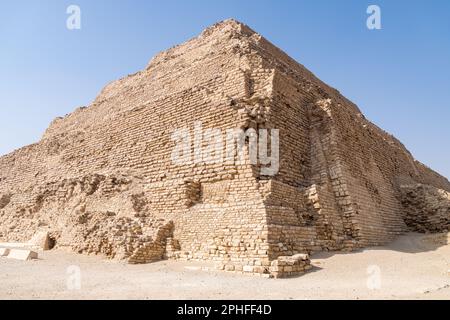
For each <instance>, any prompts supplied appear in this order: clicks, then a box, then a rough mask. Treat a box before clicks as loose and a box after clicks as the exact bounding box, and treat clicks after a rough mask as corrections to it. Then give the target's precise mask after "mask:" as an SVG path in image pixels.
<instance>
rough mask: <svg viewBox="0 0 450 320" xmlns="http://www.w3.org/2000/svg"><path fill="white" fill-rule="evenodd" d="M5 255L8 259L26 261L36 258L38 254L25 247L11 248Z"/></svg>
mask: <svg viewBox="0 0 450 320" xmlns="http://www.w3.org/2000/svg"><path fill="white" fill-rule="evenodd" d="M7 257H8V259H15V260H22V261H27V260H33V259H37V258H38V254H37V252H35V251H31V250H26V249H11V250H10V252H9V254H8V256H7Z"/></svg>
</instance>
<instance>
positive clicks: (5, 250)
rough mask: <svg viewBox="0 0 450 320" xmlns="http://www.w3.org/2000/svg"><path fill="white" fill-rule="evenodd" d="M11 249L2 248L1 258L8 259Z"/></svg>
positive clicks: (0, 250) (0, 249)
mask: <svg viewBox="0 0 450 320" xmlns="http://www.w3.org/2000/svg"><path fill="white" fill-rule="evenodd" d="M9 251H10V249H9V248H0V257H6V256H7V255H8V254H9Z"/></svg>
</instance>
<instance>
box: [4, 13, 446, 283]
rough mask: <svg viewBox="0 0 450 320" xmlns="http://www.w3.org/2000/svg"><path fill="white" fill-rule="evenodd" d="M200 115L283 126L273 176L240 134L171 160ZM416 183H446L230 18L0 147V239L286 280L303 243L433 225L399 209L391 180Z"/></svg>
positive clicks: (298, 265)
mask: <svg viewBox="0 0 450 320" xmlns="http://www.w3.org/2000/svg"><path fill="white" fill-rule="evenodd" d="M196 123H201V126H202V128H203V129H204V130H207V129H219V130H220V131H221V132H226V130H228V129H243V130H247V129H254V130H256V131H258V130H259V129H268V130H271V129H277V130H279V136H280V146H279V147H280V148H279V149H280V159H279V160H280V161H279V170H278V172H277V174H276V175H274V176H267V175H262V174H261V172H262V170H261V169H262V168H264V165H263V164H261V163H258V164H256V165H255V164H254V163H252V162H251V161H250V156H249V144H248V143H246V144H245V146H244V150H243V153H244V159H240V158H238V155H237V154H233V155H232V156H233V157H234V159H233V160H234V161H232V163H226V162H217V163H205V162H201V163H195V162H192V161H191V162H186V163H181V164H177V163H174V161H173V160H172V152H173V150H174V148H175V147H176V142H175V141H174V140H173V139H172V134H173V132H174V131H175V130H178V129H186V130H188V131H189V132H190V133H191V135H192V134H193V130H195V129H194V127H195V126H196ZM204 144H207V142H206V141H203V144H202V146H204ZM224 148H225V146H224ZM190 151H191V154H194V153H195V150H194V145H193V144H191V145H190ZM223 151H224V152H225V151H226V150H223ZM417 183H420V184H424V185H429V186H432V187H434V188H439V189H442V190H444V191H447V192H448V191H450V183H449V181H448V180H447V179H446V178H444V177H442V176H440V175H439V174H437V173H435V172H434V171H432V170H431V169H429V168H427V167H425V166H424V165H422V164H420V163H419V162H417V161H415V160H414V158H413V157H412V156H411V154H410V153H409V152H408V151H407V150H406V148H405V147H404V146H403V145H402V144H401V143H400V142H399V141H398V140H397V139H395V138H394V137H392V136H391V135H389V134H388V133H386V132H384V131H383V130H381V129H380V128H378V127H376V126H375V125H373V124H372V123H370V122H369V121H368V120H367V119H365V118H364V116H363V115H362V114H361V111H360V110H359V109H358V107H357V106H355V105H354V104H353V103H351V102H350V101H348V100H347V99H345V98H344V97H343V96H342V95H341V94H340V93H339V92H338V91H336V90H335V89H332V88H330V87H328V86H327V85H326V84H324V83H323V82H322V81H320V80H319V79H317V78H316V77H315V76H314V75H313V74H312V73H311V72H309V71H308V70H307V69H306V68H304V67H303V66H301V65H300V64H298V63H297V62H296V61H294V60H293V59H291V58H290V57H289V56H287V55H286V54H285V53H284V52H282V51H281V50H279V49H278V48H276V47H275V46H273V45H272V44H271V43H269V42H268V41H267V40H266V39H264V38H263V37H262V36H260V35H259V34H257V33H255V32H254V31H253V30H251V29H250V28H248V27H247V26H245V25H243V24H241V23H239V22H237V21H234V20H227V21H224V22H222V23H219V24H216V25H214V26H212V27H210V28H208V29H207V30H205V31H204V32H203V33H202V34H201V35H200V36H199V37H197V38H195V39H192V40H190V41H188V42H186V43H184V44H182V45H179V46H176V47H174V48H172V49H169V50H167V51H165V52H163V53H161V54H159V55H157V56H156V57H155V58H154V59H152V61H151V62H150V63H149V65H148V67H147V68H146V69H145V70H142V71H140V72H138V73H136V74H133V75H130V76H128V77H125V78H123V79H120V80H118V81H115V82H112V83H110V84H109V85H108V86H106V87H105V88H104V89H103V90H102V92H101V93H100V95H99V96H98V97H97V98H96V99H95V101H94V102H93V103H92V104H91V105H90V106H89V107H81V108H78V109H77V110H75V111H74V112H73V113H72V114H69V115H67V116H65V117H63V118H58V119H56V120H55V121H53V122H52V124H51V125H50V127H49V128H48V129H47V130H46V132H45V134H44V136H43V138H42V140H41V141H40V142H38V143H36V144H33V145H31V146H28V147H24V148H22V149H19V150H16V151H15V152H13V153H11V154H9V155H6V156H3V157H1V158H0V239H2V240H11V241H28V240H29V239H31V238H32V237H33V236H34V235H35V234H36V233H37V232H39V231H40V230H42V229H44V230H47V232H49V233H50V234H51V235H52V238H53V239H54V241H55V242H56V245H57V246H68V247H71V248H72V249H73V250H75V251H77V252H81V253H95V254H97V253H101V254H104V255H106V256H109V257H114V258H122V259H128V261H129V262H132V263H140V262H149V261H154V260H156V259H161V258H163V257H164V258H171V259H189V260H208V261H214V262H217V264H218V266H219V268H220V269H223V270H227V271H237V272H246V273H258V274H264V275H272V276H276V277H282V276H292V275H295V274H298V273H301V272H303V271H304V270H307V269H308V264H309V260H308V258H307V256H304V255H305V254H309V253H311V252H316V251H321V250H352V249H354V248H359V247H364V246H368V245H378V244H383V243H386V242H388V241H391V240H393V239H394V238H395V237H396V236H397V235H399V234H401V233H403V232H405V231H408V230H409V229H410V228H413V229H414V230H421V228H420V227H419V226H421V225H422V223H425V224H429V225H430V226H432V227H423V228H424V229H426V230H428V229H430V230H437V229H438V227H439V226H438V225H439V224H440V223H441V222H438V221H437V220H436V221H435V220H434V218H433V219H432V220H433V222H432V223H430V222H427V221H425V220H424V219H419V218H414V217H415V216H416V215H419V216H420V215H423V212H427V210H428V209H422V208H419V209H412V210H409V211H408V212H409V214H408V215H409V216H408V215H405V206H406V208H409V204H408V203H409V202H408V201H410V200H408V201H406V202H405V198H404V194H403V191H402V188H401V187H400V186H401V185H414V184H417ZM409 197H410V196H409ZM410 198H411V197H410ZM408 199H409V198H408ZM436 199H438V200H436V201H439V202H440V201H441V199H440V198H437V197H436ZM411 201H412V200H411ZM433 201H434V200H433ZM443 201H444V203H445V200H443ZM439 206H440V205H439ZM433 210H434V209H433ZM439 210H440V209H439ZM439 212H441V211H439ZM427 214H428V213H427ZM427 214H425V215H427ZM440 214H441V213H439V215H440ZM431 215H434V214H431ZM411 221H416V222H417V223H416V224H417V226H414V225H413V224H412V222H411ZM423 221H425V222H423ZM439 221H441V220H439ZM412 225H413V226H412ZM411 226H412V227H411ZM299 254H300V256H299Z"/></svg>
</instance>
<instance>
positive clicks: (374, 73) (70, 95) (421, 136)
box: [0, 0, 450, 177]
mask: <svg viewBox="0 0 450 320" xmlns="http://www.w3.org/2000/svg"><path fill="white" fill-rule="evenodd" d="M70 4H76V5H79V6H80V8H81V10H82V29H81V30H77V31H69V30H67V29H66V19H67V17H68V15H67V14H66V8H67V7H68V6H69V5H70ZM369 4H377V5H379V6H380V7H381V10H382V27H383V29H382V30H379V31H378V30H375V31H370V30H368V29H367V28H366V19H367V16H368V15H367V14H366V9H367V6H368V5H369ZM231 17H233V18H236V19H238V20H240V21H242V22H244V23H246V24H248V25H250V26H251V27H252V28H253V29H255V30H256V31H258V32H259V33H261V34H263V35H264V36H265V37H266V38H268V39H269V40H270V41H272V42H273V43H274V44H276V45H277V46H279V47H280V48H282V49H283V50H284V51H286V52H287V53H288V54H289V55H291V56H292V57H293V58H295V59H296V60H298V61H299V62H300V63H302V64H303V65H305V66H306V67H307V68H309V69H310V70H311V71H312V72H314V73H315V74H316V75H317V76H318V77H319V78H321V79H322V80H323V81H325V82H327V83H328V84H330V85H331V86H333V87H335V88H337V89H338V90H340V91H341V93H343V94H344V95H345V96H346V97H348V98H349V99H350V100H352V101H354V102H355V103H356V104H357V105H358V106H359V107H360V108H361V109H362V111H363V112H364V113H365V115H366V116H367V117H368V118H369V119H370V120H372V121H373V122H374V123H376V124H377V125H379V126H381V127H382V128H383V129H385V130H387V131H389V132H391V133H393V134H394V135H395V136H396V137H398V138H399V139H400V140H401V141H402V142H403V143H405V145H406V146H407V147H408V148H409V150H410V151H411V152H412V153H413V154H414V155H415V157H416V158H417V159H418V160H420V161H422V162H424V163H425V164H427V165H429V166H431V167H432V168H434V169H436V170H437V171H440V172H441V173H442V174H444V175H446V176H447V177H450V161H449V160H450V148H449V139H450V123H449V120H450V1H448V0H433V1H425V0H424V1H412V0H408V1H402V0H395V1H393V0H389V1H380V0H372V1H365V0H345V1H344V0H342V1H339V0H327V1H325V0H322V1H320V0H314V1H313V0H308V1H299V0H292V1H288V0H285V1H283V0H281V1H275V0H273V1H263V0H258V1H256V0H246V1H242V0H239V1H238V0H223V1H222V0H214V1H211V0H208V1H207V0H190V1H181V0H180V1H174V0H171V1H162V0H160V1H151V0H142V1H138V0H136V1H118V0H109V1H106V0H104V1H103V0H95V1H92V0H71V1H65V0H58V1H57V0H40V1H34V0H29V1H21V0H14V1H13V0H9V1H2V2H1V4H0V41H1V42H0V98H1V99H0V154H4V153H7V152H9V151H12V150H13V149H15V148H18V147H21V146H24V145H27V144H30V143H33V142H35V141H38V140H39V138H40V137H41V135H42V133H43V132H44V130H45V128H46V127H47V126H48V124H49V123H50V121H51V120H53V119H54V118H55V117H57V116H62V115H65V114H67V113H69V112H71V111H72V110H74V109H75V108H76V107H78V106H82V105H88V104H89V103H90V102H91V101H92V100H93V99H94V98H95V96H96V95H97V94H98V92H99V91H100V90H101V88H102V87H103V86H104V85H105V84H107V83H108V82H110V81H112V80H114V79H118V78H120V77H123V76H125V75H127V74H131V73H134V72H136V71H138V70H140V69H142V68H144V67H145V65H146V64H147V63H148V61H149V60H150V58H151V57H152V56H153V55H155V54H156V53H157V52H159V51H162V50H165V49H167V48H169V47H171V46H173V45H175V44H178V43H181V42H184V41H185V40H187V39H189V38H191V37H193V36H196V35H197V34H198V33H199V32H201V31H202V29H204V28H205V27H207V26H209V25H211V24H213V23H215V22H217V21H220V20H223V19H226V18H231Z"/></svg>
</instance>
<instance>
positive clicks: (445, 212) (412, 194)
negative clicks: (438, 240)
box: [401, 184, 450, 233]
mask: <svg viewBox="0 0 450 320" xmlns="http://www.w3.org/2000/svg"><path fill="white" fill-rule="evenodd" d="M401 190H402V203H403V206H404V207H405V222H406V224H407V225H408V227H409V228H410V229H411V230H414V231H418V232H435V233H439V232H446V231H447V232H448V231H450V192H447V191H445V190H442V189H438V188H435V187H433V186H429V185H423V184H414V185H402V186H401Z"/></svg>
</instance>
